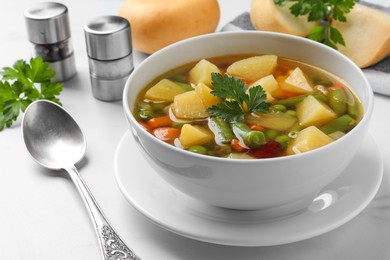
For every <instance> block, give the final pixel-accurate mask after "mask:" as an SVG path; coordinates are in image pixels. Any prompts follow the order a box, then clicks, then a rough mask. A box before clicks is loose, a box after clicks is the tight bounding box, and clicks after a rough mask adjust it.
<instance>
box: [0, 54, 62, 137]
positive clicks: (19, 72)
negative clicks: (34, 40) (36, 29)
mask: <svg viewBox="0 0 390 260" xmlns="http://www.w3.org/2000/svg"><path fill="white" fill-rule="evenodd" d="M0 75H1V76H2V78H1V79H0V131H2V130H3V129H4V128H5V127H10V126H11V125H12V124H13V122H14V121H16V120H17V118H18V116H19V114H20V111H21V112H24V111H25V110H26V108H27V106H28V105H29V104H30V103H32V102H33V101H35V100H38V99H47V100H51V101H53V102H55V103H57V104H60V105H61V102H60V100H59V98H58V97H57V96H58V95H59V94H60V93H61V91H62V84H61V83H57V82H52V81H51V80H52V79H53V78H54V76H55V71H54V70H53V69H51V68H50V65H49V63H47V62H44V61H43V60H42V58H41V57H39V56H38V57H36V58H33V59H31V60H30V63H27V62H26V61H24V60H18V61H16V62H15V64H14V65H13V67H12V68H11V67H4V68H3V69H2V70H0Z"/></svg>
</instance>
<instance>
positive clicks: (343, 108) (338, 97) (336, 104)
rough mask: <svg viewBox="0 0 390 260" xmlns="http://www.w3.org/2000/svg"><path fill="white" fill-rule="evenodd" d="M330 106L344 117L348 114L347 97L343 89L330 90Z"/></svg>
mask: <svg viewBox="0 0 390 260" xmlns="http://www.w3.org/2000/svg"><path fill="white" fill-rule="evenodd" d="M328 91H329V98H328V104H329V106H330V107H331V108H332V110H333V111H334V112H335V113H336V114H337V115H338V116H341V115H344V114H345V113H346V112H347V96H346V94H345V92H344V90H343V89H341V88H329V89H328Z"/></svg>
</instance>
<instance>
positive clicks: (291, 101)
mask: <svg viewBox="0 0 390 260" xmlns="http://www.w3.org/2000/svg"><path fill="white" fill-rule="evenodd" d="M309 95H311V96H313V97H315V98H316V99H318V100H320V101H323V102H326V96H325V95H324V94H321V93H313V94H305V95H300V96H296V97H292V98H286V99H282V100H278V101H276V102H275V104H278V105H283V106H285V107H286V108H293V107H295V106H296V105H298V103H299V102H301V101H302V100H303V99H304V98H305V97H307V96H309Z"/></svg>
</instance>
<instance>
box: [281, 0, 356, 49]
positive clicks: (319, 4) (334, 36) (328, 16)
mask: <svg viewBox="0 0 390 260" xmlns="http://www.w3.org/2000/svg"><path fill="white" fill-rule="evenodd" d="M274 1H275V4H277V5H280V6H283V5H285V4H286V3H288V2H291V3H294V4H293V5H291V6H290V12H291V13H292V14H293V15H295V16H300V15H308V18H307V19H308V21H309V22H313V21H320V25H319V26H316V27H314V28H313V29H312V30H311V31H310V34H309V36H308V38H309V39H312V40H315V41H318V42H321V43H324V44H326V45H328V46H330V47H332V48H334V49H337V44H341V45H344V46H345V41H344V38H343V36H342V34H341V33H340V31H339V30H337V29H336V28H335V27H333V26H332V23H333V21H335V20H337V21H340V22H346V21H347V18H346V16H345V14H347V13H349V12H350V11H351V10H352V8H353V7H354V6H355V4H356V3H357V2H359V0H274Z"/></svg>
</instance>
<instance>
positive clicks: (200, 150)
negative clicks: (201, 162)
mask: <svg viewBox="0 0 390 260" xmlns="http://www.w3.org/2000/svg"><path fill="white" fill-rule="evenodd" d="M188 151H190V152H193V153H199V154H207V148H206V147H204V146H201V145H193V146H191V147H189V148H188Z"/></svg>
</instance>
